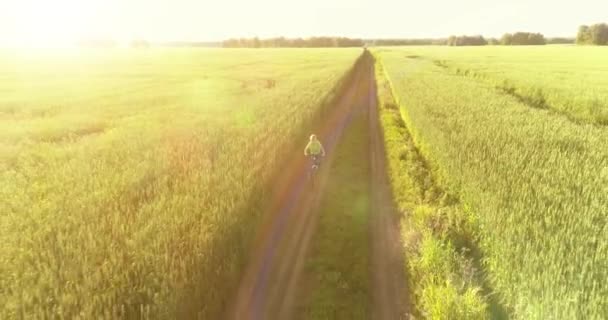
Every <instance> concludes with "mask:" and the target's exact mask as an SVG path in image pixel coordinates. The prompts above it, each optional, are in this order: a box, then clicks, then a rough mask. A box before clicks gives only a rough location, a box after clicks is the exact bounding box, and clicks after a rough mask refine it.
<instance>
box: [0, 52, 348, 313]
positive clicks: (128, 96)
mask: <svg viewBox="0 0 608 320" xmlns="http://www.w3.org/2000/svg"><path fill="white" fill-rule="evenodd" d="M359 55H360V51H359V50H349V49H345V50H340V49H336V50H323V49H317V50H308V49H302V50H299V49H295V50H203V49H187V50H186V49H184V50H182V49H179V50H178V49H167V50H164V49H150V50H143V51H133V50H120V49H117V50H100V51H96V50H89V51H82V52H78V53H77V54H75V55H74V56H67V57H66V56H63V55H62V56H60V55H57V56H37V55H35V54H31V55H24V56H18V55H13V54H10V53H6V52H3V53H0V69H1V70H2V80H1V81H0V92H2V94H1V95H0V181H1V183H0V199H1V200H0V243H2V245H0V301H2V303H1V304H0V318H2V319H13V318H53V317H59V318H77V317H80V318H85V319H91V318H95V319H103V318H105V319H120V318H157V319H167V318H182V319H196V318H200V319H218V318H220V313H221V312H222V310H223V309H225V304H226V303H227V301H228V298H229V294H230V293H232V292H233V290H234V289H235V287H236V286H237V285H238V279H239V275H240V273H241V271H242V266H243V265H244V261H245V259H246V257H247V254H248V250H249V246H248V243H249V242H250V239H251V238H252V237H253V231H254V230H256V227H257V226H258V224H259V219H260V218H261V217H262V214H261V213H262V212H264V211H265V209H266V204H267V203H268V202H269V201H271V194H272V193H271V192H270V188H269V186H270V181H271V180H272V179H273V177H274V176H275V172H277V170H278V169H279V168H281V167H282V166H283V163H284V161H285V160H286V159H291V156H292V155H293V151H292V150H295V149H294V147H295V146H296V143H297V148H298V149H297V150H298V154H299V153H300V142H301V141H305V139H306V134H308V128H310V124H311V123H313V122H316V121H317V120H316V119H317V117H318V116H319V115H320V114H322V113H323V112H324V111H323V110H324V108H325V107H328V104H329V103H330V102H331V100H333V97H334V96H335V95H337V94H338V92H340V91H341V90H340V85H341V82H340V81H341V79H342V78H343V77H344V75H345V74H346V73H347V72H348V70H349V69H350V68H352V66H353V64H354V61H355V60H356V58H357V57H358V56H359ZM304 128H306V132H304V131H303V130H302V129H304Z"/></svg>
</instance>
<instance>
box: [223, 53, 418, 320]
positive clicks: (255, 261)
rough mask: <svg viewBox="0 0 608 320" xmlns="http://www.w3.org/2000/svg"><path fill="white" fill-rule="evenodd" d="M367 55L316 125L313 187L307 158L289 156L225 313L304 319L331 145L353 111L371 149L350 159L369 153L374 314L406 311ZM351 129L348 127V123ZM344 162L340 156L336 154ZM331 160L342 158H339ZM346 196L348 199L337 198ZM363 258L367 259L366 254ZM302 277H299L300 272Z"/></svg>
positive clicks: (394, 217)
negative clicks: (365, 123) (318, 162)
mask: <svg viewBox="0 0 608 320" xmlns="http://www.w3.org/2000/svg"><path fill="white" fill-rule="evenodd" d="M373 74H374V73H373V63H372V59H371V56H368V57H366V60H364V61H363V62H362V63H360V64H359V66H358V68H357V70H356V72H355V74H354V77H353V80H352V83H351V84H349V87H348V88H347V90H345V93H344V95H343V96H342V97H341V98H340V99H338V102H337V104H336V105H335V106H334V107H333V108H332V111H331V114H330V115H329V116H327V117H326V119H324V121H323V125H322V126H321V128H320V129H318V131H317V133H318V135H319V136H320V138H321V139H322V141H323V142H324V145H325V148H326V151H327V154H328V156H327V157H326V159H324V161H323V164H322V167H321V170H320V171H319V172H318V173H319V175H318V177H317V178H318V179H317V183H316V184H315V186H314V187H312V186H311V185H310V184H309V183H308V181H307V178H306V175H307V170H308V166H309V163H308V162H307V161H306V160H305V159H303V157H299V159H295V160H294V161H293V162H292V163H289V164H286V167H285V168H282V169H281V171H282V172H283V174H282V175H281V178H280V179H279V181H278V182H277V184H276V189H275V190H276V191H275V196H274V200H273V202H272V205H271V209H270V212H269V217H268V218H267V220H266V221H265V222H264V223H262V227H261V228H260V230H259V231H258V237H257V239H256V241H255V243H254V245H253V248H254V252H253V253H252V256H251V258H250V261H249V265H248V266H247V268H246V270H245V273H244V275H243V277H242V279H241V284H240V287H239V289H238V292H237V294H236V296H235V298H234V300H233V301H232V302H231V304H230V305H229V306H228V310H227V318H228V319H239V320H240V319H251V320H261V319H264V320H266V319H294V318H302V319H305V318H306V315H305V314H304V312H305V311H304V310H305V309H306V307H305V306H304V307H303V306H302V303H303V302H302V301H307V299H306V295H308V294H309V293H308V292H307V291H310V289H308V288H307V283H306V282H307V281H306V280H307V276H306V275H305V273H306V272H305V269H306V268H305V266H306V263H307V258H308V256H309V252H310V247H311V243H312V242H314V240H313V236H314V234H315V230H316V228H317V224H318V220H319V211H320V210H319V206H320V203H321V202H322V201H323V196H324V190H325V188H326V185H327V182H328V179H332V171H331V170H329V169H330V168H331V167H332V163H333V161H334V160H335V159H334V158H335V156H334V152H333V151H334V150H335V149H336V148H337V146H339V144H340V143H341V142H342V140H343V139H342V138H343V136H344V135H345V134H349V133H348V129H349V128H350V127H351V123H352V122H353V117H358V116H361V114H365V116H366V117H367V118H368V119H369V127H368V128H365V129H366V130H369V134H368V137H369V149H368V150H369V151H370V152H369V154H361V155H360V157H359V159H352V160H353V161H369V162H370V163H369V164H370V168H371V170H370V172H371V174H370V176H367V177H353V179H367V180H369V183H370V188H369V192H370V193H371V194H370V195H369V198H370V199H371V204H370V206H369V208H370V209H369V210H370V212H369V214H368V216H369V221H368V224H369V233H368V234H369V239H368V240H367V241H369V244H370V248H371V252H370V257H369V262H370V263H369V269H370V272H369V278H370V280H371V288H370V292H369V293H368V294H369V300H370V302H369V303H370V304H371V308H370V312H369V314H368V315H369V316H371V318H372V319H405V317H406V311H407V310H405V309H404V308H405V306H406V303H404V301H405V300H404V299H406V296H405V290H404V285H405V279H404V276H403V270H402V268H403V263H402V260H401V257H402V251H401V246H400V244H399V238H400V237H399V229H398V228H399V221H398V220H397V215H395V214H394V212H393V211H392V210H393V208H394V207H393V205H392V198H391V193H390V189H389V187H388V181H387V177H386V171H385V163H384V149H383V148H384V147H383V139H382V136H381V132H380V128H379V120H378V116H377V104H376V95H375V81H374V79H373ZM351 131H352V130H351ZM341 162H342V160H341ZM336 165H339V164H337V163H336ZM337 200H338V201H343V202H345V201H346V202H347V201H351V199H337ZM363 263H367V262H365V261H364V262H363ZM303 277H304V278H303Z"/></svg>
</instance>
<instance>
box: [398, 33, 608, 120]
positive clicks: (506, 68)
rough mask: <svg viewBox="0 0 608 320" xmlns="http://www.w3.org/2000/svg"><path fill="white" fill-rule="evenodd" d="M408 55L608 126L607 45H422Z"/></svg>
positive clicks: (570, 114) (568, 113)
mask: <svg viewBox="0 0 608 320" xmlns="http://www.w3.org/2000/svg"><path fill="white" fill-rule="evenodd" d="M403 53H404V54H405V55H406V56H409V57H411V58H416V57H419V58H421V59H427V60H430V61H433V62H434V63H435V64H437V65H439V66H441V67H443V68H446V69H448V70H450V72H452V73H455V74H461V75H463V76H467V77H471V78H476V79H477V80H483V81H484V82H485V83H488V84H489V85H492V86H495V87H497V88H499V89H500V90H502V91H505V92H507V93H510V94H511V95H514V96H516V97H517V98H519V99H521V100H523V101H524V102H526V103H528V104H531V105H534V106H535V107H537V108H541V109H549V110H553V111H556V112H557V113H560V114H564V115H566V116H567V117H569V118H571V119H573V120H575V121H578V122H584V123H594V124H599V125H608V77H606V74H607V73H608V63H607V58H606V48H602V47H593V46H588V47H580V46H567V45H556V46H530V47H526V46H524V47H508V46H507V47H496V46H488V47H477V48H475V47H451V48H446V47H419V48H416V49H415V50H407V51H404V52H403Z"/></svg>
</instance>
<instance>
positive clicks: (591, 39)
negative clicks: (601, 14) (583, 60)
mask: <svg viewBox="0 0 608 320" xmlns="http://www.w3.org/2000/svg"><path fill="white" fill-rule="evenodd" d="M576 43H577V44H591V45H598V46H605V45H608V24H605V23H597V24H594V25H591V26H586V25H582V26H580V27H579V28H578V34H577V35H576Z"/></svg>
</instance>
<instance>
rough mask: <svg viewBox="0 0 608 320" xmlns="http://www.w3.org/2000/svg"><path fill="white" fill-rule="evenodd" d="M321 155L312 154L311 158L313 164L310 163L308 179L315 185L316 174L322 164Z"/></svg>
mask: <svg viewBox="0 0 608 320" xmlns="http://www.w3.org/2000/svg"><path fill="white" fill-rule="evenodd" d="M321 157H322V156H321V155H319V154H317V155H310V159H311V165H310V169H309V170H308V180H309V181H311V184H312V185H313V186H314V185H315V176H316V175H317V171H318V170H319V167H320V166H321Z"/></svg>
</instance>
